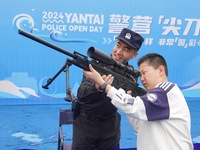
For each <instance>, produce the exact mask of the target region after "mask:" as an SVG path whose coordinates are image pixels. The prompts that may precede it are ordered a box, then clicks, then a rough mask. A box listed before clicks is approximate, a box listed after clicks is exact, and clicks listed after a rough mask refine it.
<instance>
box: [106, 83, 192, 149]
mask: <svg viewBox="0 0 200 150" xmlns="http://www.w3.org/2000/svg"><path fill="white" fill-rule="evenodd" d="M107 96H108V97H110V98H111V99H112V103H113V105H115V106H116V107H117V108H119V109H120V110H121V111H123V112H124V113H125V114H126V116H127V118H128V120H129V122H130V124H131V126H132V128H133V129H134V130H135V131H136V132H137V133H138V136H137V149H138V150H193V144H192V140H191V134H190V129H191V119H190V112H189V109H188V106H187V103H186V100H185V98H184V96H183V94H182V92H181V91H180V89H179V88H178V86H177V85H176V84H173V83H170V82H162V83H160V84H158V85H157V86H156V87H155V88H154V89H153V90H151V91H149V92H147V94H145V95H143V96H137V97H132V96H130V95H129V94H126V93H125V91H124V90H123V89H119V90H117V89H116V88H114V87H112V88H111V89H110V91H109V92H108V94H107Z"/></svg>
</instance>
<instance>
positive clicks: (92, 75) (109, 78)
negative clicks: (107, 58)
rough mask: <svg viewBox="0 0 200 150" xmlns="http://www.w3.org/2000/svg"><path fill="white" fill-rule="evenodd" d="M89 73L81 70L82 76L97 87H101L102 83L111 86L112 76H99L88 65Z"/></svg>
mask: <svg viewBox="0 0 200 150" xmlns="http://www.w3.org/2000/svg"><path fill="white" fill-rule="evenodd" d="M89 69H90V71H86V70H83V73H84V75H85V76H86V78H88V79H89V80H91V81H93V82H94V83H96V84H97V85H99V86H100V85H102V84H103V83H104V82H107V83H108V84H112V82H113V80H114V77H113V76H112V75H108V76H105V75H103V76H101V75H100V74H99V73H98V72H97V71H96V70H95V69H94V68H93V67H92V65H91V64H89Z"/></svg>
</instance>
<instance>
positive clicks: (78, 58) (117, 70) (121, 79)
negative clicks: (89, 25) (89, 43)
mask: <svg viewBox="0 0 200 150" xmlns="http://www.w3.org/2000/svg"><path fill="white" fill-rule="evenodd" d="M18 33H19V34H21V35H23V36H25V37H27V38H30V39H32V40H34V41H36V42H39V43H41V44H43V45H45V46H48V47H50V48H52V49H54V50H56V51H58V52H60V53H63V54H65V55H68V56H70V57H72V58H73V59H69V58H67V61H68V62H70V63H71V64H73V65H75V66H77V67H79V68H82V69H84V70H89V66H88V65H89V64H92V66H93V67H94V68H95V69H96V70H97V71H98V72H99V73H100V74H101V75H108V74H112V75H113V76H114V82H113V86H115V87H116V88H123V89H124V90H126V91H127V90H132V91H133V96H137V95H143V94H144V93H146V91H144V90H143V89H142V88H140V87H138V83H137V77H138V74H136V73H137V71H136V70H134V69H127V66H124V65H123V64H119V63H116V62H115V61H113V60H111V62H112V63H113V62H114V63H113V65H110V64H106V63H105V62H102V61H101V60H88V57H87V56H85V55H82V54H80V53H78V52H74V53H70V52H68V51H66V50H65V49H63V48H61V47H58V46H56V45H53V44H51V43H50V42H47V41H45V40H43V39H41V38H38V37H36V36H34V35H33V34H31V33H28V32H26V31H23V30H20V29H19V30H18ZM91 49H92V50H93V49H94V48H93V47H90V48H89V49H88V50H91ZM95 50H96V49H95ZM96 51H97V50H96ZM97 52H98V53H102V52H101V51H97ZM88 53H89V52H88ZM103 55H104V56H105V57H106V58H109V55H106V54H105V53H103ZM98 58H101V56H98ZM101 59H102V58H101ZM99 62H101V63H99ZM125 67H126V68H125ZM129 70H131V71H129ZM130 72H131V73H130ZM133 75H134V76H133Z"/></svg>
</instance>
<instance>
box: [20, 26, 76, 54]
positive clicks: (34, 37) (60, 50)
mask: <svg viewBox="0 0 200 150" xmlns="http://www.w3.org/2000/svg"><path fill="white" fill-rule="evenodd" d="M18 33H19V34H21V35H23V36H25V37H27V38H29V39H32V40H34V41H36V42H39V43H41V44H43V45H45V46H48V47H50V48H52V49H55V50H56V51H58V52H60V53H63V54H65V55H68V56H70V57H72V58H76V57H77V56H76V55H74V54H73V53H70V52H68V51H66V50H65V49H63V48H61V47H58V46H56V45H54V44H51V43H49V42H47V41H45V40H43V39H41V38H38V37H37V36H34V35H33V34H31V33H28V32H26V31H24V30H21V29H19V30H18Z"/></svg>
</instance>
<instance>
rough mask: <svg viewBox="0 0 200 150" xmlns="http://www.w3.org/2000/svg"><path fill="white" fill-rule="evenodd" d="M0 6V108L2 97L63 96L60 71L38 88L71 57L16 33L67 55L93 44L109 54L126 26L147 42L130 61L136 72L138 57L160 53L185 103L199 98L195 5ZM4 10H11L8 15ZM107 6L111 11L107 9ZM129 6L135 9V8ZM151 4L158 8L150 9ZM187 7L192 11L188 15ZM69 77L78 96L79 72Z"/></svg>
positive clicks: (198, 24)
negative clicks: (185, 98)
mask: <svg viewBox="0 0 200 150" xmlns="http://www.w3.org/2000/svg"><path fill="white" fill-rule="evenodd" d="M0 3H1V7H2V13H1V18H4V19H3V20H2V21H1V23H0V27H1V32H2V35H3V36H2V37H4V38H3V42H2V44H1V47H2V54H1V56H0V58H1V59H0V67H1V73H0V98H1V99H2V101H1V102H0V103H1V104H3V101H4V100H6V99H13V100H14V99H15V100H16V99H28V100H36V101H37V100H38V99H40V101H37V102H38V103H40V102H41V100H58V99H63V98H64V97H65V96H66V92H65V91H66V80H65V79H66V77H65V72H64V71H63V73H61V74H60V75H59V76H58V77H57V78H56V80H55V81H54V82H53V83H52V84H51V85H50V87H49V89H48V90H47V89H43V88H42V85H44V84H45V82H46V81H47V80H48V79H49V78H51V77H52V76H53V75H55V73H56V72H57V71H58V70H59V69H60V67H61V66H63V64H64V63H65V61H66V59H67V58H69V56H67V55H64V54H61V53H59V52H55V50H53V49H51V48H49V47H46V46H44V45H42V44H40V43H37V42H35V41H32V40H30V39H27V38H25V37H23V36H21V35H19V34H18V30H19V29H22V30H24V31H27V32H29V33H31V34H33V35H35V36H37V37H40V38H42V39H44V40H46V41H48V42H50V43H52V44H55V45H56V46H59V47H61V48H63V49H66V51H69V52H71V53H73V52H74V51H77V52H79V53H81V54H83V55H86V54H87V49H88V48H89V47H91V46H94V47H95V48H97V49H100V50H102V51H104V52H106V53H108V54H110V53H111V51H112V48H113V46H114V44H115V37H116V36H117V35H118V34H119V33H120V31H121V29H122V28H124V27H127V28H130V29H132V30H134V31H136V32H138V33H140V34H141V35H142V36H143V37H144V39H145V41H144V43H143V45H142V48H141V49H140V51H139V54H138V57H137V58H135V59H134V60H131V62H130V63H131V64H132V65H133V66H135V68H136V69H137V65H136V64H137V60H138V59H139V58H140V57H141V56H142V55H144V54H146V53H149V52H157V53H160V54H162V55H163V56H164V57H165V58H166V60H167V62H168V67H169V80H170V81H172V82H175V83H177V84H178V86H179V87H180V88H181V90H182V92H183V94H184V96H185V97H187V100H190V99H192V100H194V99H195V100H198V99H199V98H200V95H199V93H200V80H199V76H200V70H199V69H197V68H198V67H199V65H200V61H199V60H200V59H199V57H200V53H199V47H200V38H199V33H200V18H199V15H198V13H196V12H198V9H199V8H198V6H199V5H197V4H196V3H189V4H188V3H187V2H182V1H176V2H173V7H172V5H169V2H167V1H166V2H160V1H154V2H149V1H147V0H146V1H143V2H133V1H130V0H129V1H127V3H129V5H126V3H124V4H122V3H121V2H120V4H118V3H116V4H113V2H103V1H98V2H93V1H90V0H88V2H86V3H85V2H83V1H78V4H80V6H81V7H77V2H74V1H68V2H60V3H56V4H53V7H52V4H49V3H47V2H45V1H29V2H27V1H24V0H18V1H16V0H14V1H10V0H8V1H2V2H0ZM179 3H181V5H182V7H181V8H179ZM197 3H199V2H197ZM19 4H20V5H19ZM15 5H16V6H17V7H16V6H15ZM6 6H10V10H9V11H7V7H6ZM105 6H114V7H109V9H107V8H106V7H105ZM132 6H138V7H134V9H133V8H132ZM154 6H158V7H156V8H154V9H149V8H152V7H154ZM140 7H141V8H142V9H141V8H140ZM168 7H170V11H169V9H168ZM88 8H90V9H88ZM116 8H120V9H116ZM177 8H179V9H177ZM190 8H191V10H190ZM186 9H187V10H188V9H189V10H190V11H187V12H186V11H185V10H186ZM4 14H6V17H5V16H3V15H4ZM86 56H87V55H86ZM89 59H90V58H89ZM194 68H195V69H194ZM69 74H70V75H69V77H70V80H69V84H70V88H71V89H72V92H73V93H74V95H76V92H77V88H78V86H79V84H80V81H81V78H82V72H81V69H80V68H78V67H76V66H71V67H70V72H69ZM139 83H140V82H139ZM140 85H141V84H140ZM141 86H142V85H141Z"/></svg>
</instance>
